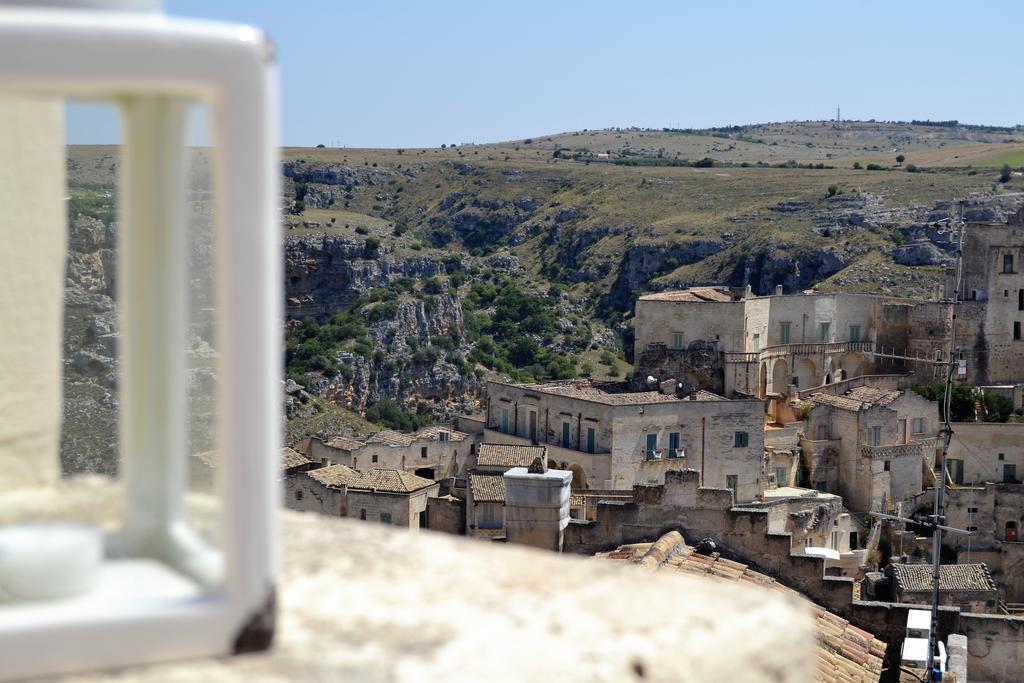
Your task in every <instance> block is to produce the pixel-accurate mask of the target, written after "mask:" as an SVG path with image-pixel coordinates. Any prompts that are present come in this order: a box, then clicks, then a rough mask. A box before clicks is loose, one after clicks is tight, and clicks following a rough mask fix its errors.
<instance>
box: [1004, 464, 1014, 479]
mask: <svg viewBox="0 0 1024 683" xmlns="http://www.w3.org/2000/svg"><path fill="white" fill-rule="evenodd" d="M1003 481H1004V482H1015V481H1017V466H1016V465H1011V464H1010V463H1005V464H1004V465H1003Z"/></svg>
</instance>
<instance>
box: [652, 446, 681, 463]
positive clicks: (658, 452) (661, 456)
mask: <svg viewBox="0 0 1024 683" xmlns="http://www.w3.org/2000/svg"><path fill="white" fill-rule="evenodd" d="M684 459H686V449H685V448H656V449H655V450H653V451H645V452H644V460H684Z"/></svg>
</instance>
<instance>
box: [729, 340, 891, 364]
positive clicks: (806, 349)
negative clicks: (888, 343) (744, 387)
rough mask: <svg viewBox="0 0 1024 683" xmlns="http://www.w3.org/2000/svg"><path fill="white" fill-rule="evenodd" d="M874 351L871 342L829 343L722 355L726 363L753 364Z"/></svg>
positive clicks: (778, 345) (779, 346) (784, 346)
mask: <svg viewBox="0 0 1024 683" xmlns="http://www.w3.org/2000/svg"><path fill="white" fill-rule="evenodd" d="M874 351H875V347H874V344H872V343H871V342H869V341H855V342H854V341H846V342H829V343H827V344H777V345H775V346H766V347H764V348H763V349H761V350H759V351H753V352H746V353H742V352H736V351H726V352H723V353H722V358H723V360H724V361H725V362H726V363H752V362H755V361H763V360H769V359H772V358H782V357H786V356H814V355H825V354H830V353H874Z"/></svg>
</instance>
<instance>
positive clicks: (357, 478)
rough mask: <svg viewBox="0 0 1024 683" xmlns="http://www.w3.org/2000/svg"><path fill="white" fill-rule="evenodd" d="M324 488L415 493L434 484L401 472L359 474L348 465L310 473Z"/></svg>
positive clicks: (385, 470)
mask: <svg viewBox="0 0 1024 683" xmlns="http://www.w3.org/2000/svg"><path fill="white" fill-rule="evenodd" d="M308 474H309V476H310V477H312V478H313V479H315V480H316V481H318V482H320V483H321V484H323V485H324V486H343V485H344V486H347V487H349V488H350V489H356V490H365V491H380V492H382V493H415V492H416V491H420V490H422V489H425V488H427V487H428V486H432V485H434V482H433V481H432V480H430V479H426V478H424V477H418V476H416V475H415V474H412V473H411V472H403V471H401V470H388V469H373V470H370V471H369V472H359V471H357V470H354V469H352V468H351V467H348V466H346V465H331V466H329V467H321V468H319V469H315V470H311V471H310V472H308Z"/></svg>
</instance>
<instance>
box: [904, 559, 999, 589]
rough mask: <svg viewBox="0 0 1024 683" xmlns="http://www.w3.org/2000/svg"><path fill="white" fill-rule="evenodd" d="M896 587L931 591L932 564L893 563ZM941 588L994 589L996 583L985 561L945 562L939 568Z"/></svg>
mask: <svg viewBox="0 0 1024 683" xmlns="http://www.w3.org/2000/svg"><path fill="white" fill-rule="evenodd" d="M889 566H890V567H891V568H892V576H893V579H894V580H895V582H896V588H897V590H899V591H902V592H906V593H920V592H931V590H932V566H931V565H930V564H891V565H889ZM939 590H944V591H994V590H996V584H995V583H994V582H993V581H992V576H991V575H990V574H989V573H988V567H987V566H986V565H985V564H984V563H978V564H944V565H942V566H941V567H940V568H939Z"/></svg>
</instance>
